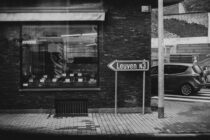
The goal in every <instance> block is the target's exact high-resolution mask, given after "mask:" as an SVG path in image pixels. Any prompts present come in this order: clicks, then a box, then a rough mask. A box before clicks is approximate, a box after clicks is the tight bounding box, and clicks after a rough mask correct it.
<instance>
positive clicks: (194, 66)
mask: <svg viewBox="0 0 210 140" xmlns="http://www.w3.org/2000/svg"><path fill="white" fill-rule="evenodd" d="M192 68H193V70H194V71H195V72H196V73H198V74H200V73H202V69H201V67H200V66H198V65H193V66H192Z"/></svg>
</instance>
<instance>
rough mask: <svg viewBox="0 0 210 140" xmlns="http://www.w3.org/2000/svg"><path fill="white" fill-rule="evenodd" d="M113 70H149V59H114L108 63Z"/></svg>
mask: <svg viewBox="0 0 210 140" xmlns="http://www.w3.org/2000/svg"><path fill="white" fill-rule="evenodd" d="M107 66H108V67H109V68H110V69H111V70H113V71H147V70H149V61H147V60H114V61H112V62H111V63H109V64H108V65H107Z"/></svg>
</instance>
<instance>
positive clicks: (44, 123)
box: [0, 101, 210, 137]
mask: <svg viewBox="0 0 210 140" xmlns="http://www.w3.org/2000/svg"><path fill="white" fill-rule="evenodd" d="M155 105H156V103H155V102H152V106H155ZM209 118H210V104H209V103H194V102H192V103H189V102H174V101H165V117H164V118H162V119H158V113H157V112H156V111H153V112H151V113H146V114H144V115H143V114H140V113H129V114H116V115H115V114H113V113H89V114H88V116H83V117H54V115H53V114H52V115H50V114H36V113H33V114H30V113H27V114H5V113H1V114H0V129H1V130H2V131H1V132H6V131H7V132H9V133H10V132H21V133H22V132H23V133H24V134H27V133H28V134H43V135H57V136H58V135H59V136H62V135H63V136H64V135H65V136H125V137H126V136H151V137H168V136H173V137H177V136H178V137H179V136H190V137H198V136H202V135H205V136H210V119H209ZM0 136H1V134H0Z"/></svg>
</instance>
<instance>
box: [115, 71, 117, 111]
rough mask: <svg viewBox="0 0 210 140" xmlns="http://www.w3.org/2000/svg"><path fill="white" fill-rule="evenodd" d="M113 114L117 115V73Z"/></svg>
mask: <svg viewBox="0 0 210 140" xmlns="http://www.w3.org/2000/svg"><path fill="white" fill-rule="evenodd" d="M115 114H117V71H115Z"/></svg>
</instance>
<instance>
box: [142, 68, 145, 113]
mask: <svg viewBox="0 0 210 140" xmlns="http://www.w3.org/2000/svg"><path fill="white" fill-rule="evenodd" d="M142 102H143V103H142V114H144V110H145V71H143V101H142Z"/></svg>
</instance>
